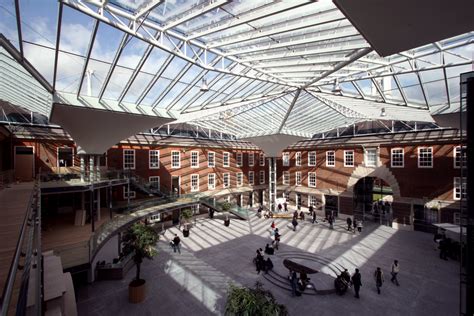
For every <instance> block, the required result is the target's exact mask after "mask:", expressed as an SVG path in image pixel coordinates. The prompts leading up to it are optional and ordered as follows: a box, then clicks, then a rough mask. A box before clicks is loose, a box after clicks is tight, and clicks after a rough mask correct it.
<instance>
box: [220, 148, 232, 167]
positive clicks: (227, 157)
mask: <svg viewBox="0 0 474 316" xmlns="http://www.w3.org/2000/svg"><path fill="white" fill-rule="evenodd" d="M222 166H223V167H226V168H228V167H230V153H229V152H224V153H222Z"/></svg>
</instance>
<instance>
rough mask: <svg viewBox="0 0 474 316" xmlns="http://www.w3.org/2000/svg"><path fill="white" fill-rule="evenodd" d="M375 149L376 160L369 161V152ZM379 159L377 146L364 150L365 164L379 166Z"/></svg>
mask: <svg viewBox="0 0 474 316" xmlns="http://www.w3.org/2000/svg"><path fill="white" fill-rule="evenodd" d="M372 151H375V161H369V152H372ZM378 161H379V157H378V150H377V148H366V149H365V150H364V164H365V166H366V167H377V165H378Z"/></svg>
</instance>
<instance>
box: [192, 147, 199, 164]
mask: <svg viewBox="0 0 474 316" xmlns="http://www.w3.org/2000/svg"><path fill="white" fill-rule="evenodd" d="M194 155H195V158H196V161H195V163H194V161H193V156H194ZM191 168H199V151H197V150H193V151H191Z"/></svg>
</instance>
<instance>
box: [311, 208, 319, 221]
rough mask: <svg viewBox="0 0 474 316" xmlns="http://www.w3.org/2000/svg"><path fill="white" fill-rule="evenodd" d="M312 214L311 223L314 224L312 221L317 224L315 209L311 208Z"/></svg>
mask: <svg viewBox="0 0 474 316" xmlns="http://www.w3.org/2000/svg"><path fill="white" fill-rule="evenodd" d="M312 215H313V224H314V223H316V224H317V223H318V221H317V220H316V211H315V210H313V213H312Z"/></svg>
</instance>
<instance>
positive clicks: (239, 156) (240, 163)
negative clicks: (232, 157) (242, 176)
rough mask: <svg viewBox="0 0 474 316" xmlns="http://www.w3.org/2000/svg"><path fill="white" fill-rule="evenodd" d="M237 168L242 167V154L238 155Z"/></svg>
mask: <svg viewBox="0 0 474 316" xmlns="http://www.w3.org/2000/svg"><path fill="white" fill-rule="evenodd" d="M236 160H237V167H242V166H243V163H242V153H236Z"/></svg>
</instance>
